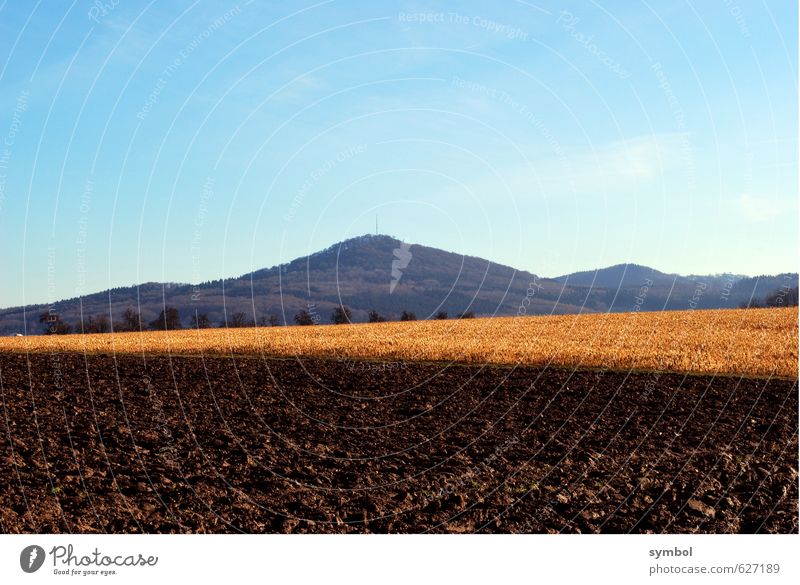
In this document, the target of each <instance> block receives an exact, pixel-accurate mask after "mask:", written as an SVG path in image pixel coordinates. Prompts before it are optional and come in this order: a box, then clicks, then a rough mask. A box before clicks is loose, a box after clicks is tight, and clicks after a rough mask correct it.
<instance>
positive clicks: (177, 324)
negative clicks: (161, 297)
mask: <svg viewBox="0 0 800 585" xmlns="http://www.w3.org/2000/svg"><path fill="white" fill-rule="evenodd" d="M150 328H151V329H155V330H156V331H167V330H172V329H180V328H181V315H180V313H178V309H176V308H175V307H165V308H164V309H162V310H161V313H159V315H158V317H157V318H156V319H154V320H153V321H150Z"/></svg>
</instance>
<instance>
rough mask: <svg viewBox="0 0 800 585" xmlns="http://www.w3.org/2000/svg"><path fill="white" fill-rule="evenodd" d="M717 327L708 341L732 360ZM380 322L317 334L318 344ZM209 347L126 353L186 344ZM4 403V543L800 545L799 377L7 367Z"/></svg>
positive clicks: (310, 363) (198, 363)
mask: <svg viewBox="0 0 800 585" xmlns="http://www.w3.org/2000/svg"><path fill="white" fill-rule="evenodd" d="M713 316H714V317H716V316H719V317H720V319H721V320H722V322H723V323H724V322H725V317H726V316H727V317H728V326H729V327H733V323H736V324H737V325H738V327H739V329H737V328H736V327H733V330H734V331H742V330H743V331H747V332H748V334H747V335H744V334H742V335H740V336H738V337H736V339H737V340H740V343H745V344H746V343H753V342H752V341H748V340H751V335H756V333H757V332H759V331H760V332H761V333H762V334H763V335H764V336H766V337H770V336H772V340H773V342H774V341H775V340H776V339H777V338H775V337H774V331H775V330H776V329H777V330H781V331H783V333H782V334H781V335H784V336H785V338H786V339H785V341H786V343H785V345H782V347H781V351H783V352H787V351H789V350H790V349H791V347H789V346H790V344H789V341H790V340H791V339H790V338H791V336H792V334H791V332H789V331H788V330H785V331H784V330H783V329H781V328H780V327H778V324H780V325H781V327H783V326H784V325H786V324H787V323H791V322H792V321H794V322H795V323H796V318H797V317H796V313H794V312H772V311H749V312H747V313H746V314H744V315H740V318H736V319H733V317H732V314H730V313H728V314H727V315H726V314H724V313H723V314H720V313H714V315H713ZM638 317H643V316H638ZM638 317H637V318H638ZM657 317H661V316H660V315H659V316H653V318H657ZM667 318H669V319H680V318H681V317H680V316H679V315H675V316H673V315H668V316H667ZM683 318H685V319H687V324H688V323H689V322H690V321H691V319H690V317H689V316H684V317H683ZM693 318H695V319H696V318H697V317H696V316H693ZM581 319H583V318H581ZM601 319H602V318H601ZM614 319H621V317H617V316H612V317H611V318H610V321H609V322H619V321H614ZM706 319H711V317H706ZM758 319H764V320H765V321H766V323H765V325H764V327H763V328H762V329H759V328H758V327H757V326H756V323H757V322H758ZM530 321H531V322H544V321H546V320H542V321H537V320H533V319H532V320H530ZM581 322H583V321H579V320H575V318H567V321H565V322H564V323H566V324H569V323H573V324H574V323H581ZM695 322H696V321H695ZM493 323H495V322H494V321H492V322H489V323H481V322H480V321H474V322H469V323H467V322H459V323H446V324H443V325H446V326H452V327H467V328H471V327H474V328H475V331H479V330H480V329H481V328H482V327H488V326H491V325H492V324H493ZM509 323H513V321H509ZM414 326H415V327H416V328H417V330H427V329H426V328H428V327H431V326H432V324H428V323H419V324H414ZM687 326H688V325H687ZM393 327H396V326H395V325H387V327H386V329H387V330H388V331H392V330H393ZM533 327H534V329H535V327H536V326H533ZM684 329H685V328H684ZM700 329H701V331H704V332H705V334H708V339H705V341H704V342H705V344H706V347H708V346H712V347H713V346H714V344H717V346H725V347H727V345H724V344H721V343H720V342H719V341H714V339H715V338H714V337H713V336H712V335H711V332H712V328H711V327H710V326H705V327H701V328H700ZM367 330H368V329H367V328H362V327H350V328H327V327H326V328H317V331H318V332H319V333H318V334H319V335H321V336H322V337H321V339H322V340H330V339H331V335H333V334H339V335H344V334H346V335H348V336H349V335H351V332H355V331H367ZM409 330H410V329H409ZM433 330H434V329H431V331H433ZM294 331H295V330H293V331H292V332H288V331H286V332H285V331H283V330H280V331H278V332H277V334H278V335H285V336H286V339H289V338H291V337H292V335H295V336H298V335H305V336H308V337H307V338H305V341H304V343H306V344H311V343H312V339H313V337H312V335H314V333H313V332H314V331H315V329H314V328H306V329H305V330H302V333H301V329H300V328H297V330H296V331H297V333H294ZM511 331H515V329H513V328H512V327H509V328H508V329H507V330H506V332H507V333H508V334H509V335H510V333H509V332H511ZM339 332H344V333H341V334H340V333H339ZM730 332H731V330H729V331H728V333H730ZM208 333H209V335H212V336H214V335H217V336H219V335H221V336H222V337H216V339H223V340H224V339H229V337H226V332H224V331H223V332H220V331H215V332H208ZM541 333H542V334H543V335H545V336H546V335H547V334H546V333H545V332H544V331H542V332H541ZM684 333H686V331H685V330H684V331H681V332H673V331H670V330H668V328H664V329H663V330H662V334H663V335H666V336H667V337H668V338H670V339H673V340H679V339H684V338H685V337H686V336H685V335H683V334H684ZM195 334H196V333H195V332H184V333H181V334H166V335H162V336H157V335H147V336H144V337H141V338H140V337H139V336H130V337H129V339H131V340H133V341H132V343H133V344H136V343H139V340H140V339H147V340H153V339H166V340H170V341H169V344H170V345H169V349H170V351H174V348H173V347H172V345H171V344H173V343H175V341H174V340H177V339H179V338H184V339H187V340H191V339H193V335H195ZM694 334H695V337H697V330H695V331H694ZM254 335H256V333H253V332H236V334H235V335H233V336H231V337H230V339H239V340H241V339H247V338H249V337H250V336H254ZM442 335H444V334H442ZM571 335H575V332H574V331H572V332H569V331H565V332H564V333H563V336H562V339H569V338H570V336H571ZM638 335H639V339H640V340H641V339H642V337H641V335H642V334H641V332H640V333H639V334H638ZM717 335H720V336H721V335H722V334H721V333H719V332H717ZM794 335H795V342H796V332H795V333H794ZM413 337H414V336H412V335H410V334H408V335H402V336H399V338H400V342H399V343H405V344H406V346H404V347H417V346H415V345H413V344H412V341H413ZM700 338H701V339H703V335H700ZM73 339H75V340H80V339H81V338H79V337H77V336H76V337H75V338H73ZM120 339H121V337H120V336H115V343H121V342H120V341H119V340H120ZM197 339H199V340H208V339H209V337H207V336H205V332H204V334H203V335H201V336H198V337H197ZM348 339H350V338H349V337H348ZM779 339H781V340H782V342H783V341H784V338H783V337H780V338H779ZM65 340H66V341H68V342H69V341H71V340H70V339H69V338H64V339H58V340H47V341H48V342H51V341H58V342H64V341H65ZM38 341H39V339H36V340H24V343H35V342H38ZM295 341H297V338H295ZM501 342H502V343H506V342H507V340H506V341H502V340H501ZM532 343H533V342H532ZM653 343H655V344H659V343H660V342H659V341H658V338H655V339H654V341H653ZM298 345H301V346H302V343H299V342H298ZM465 345H467V346H468V344H465ZM756 346H758V347H763V348H764V351H767V345H763V346H762V345H758V343H756ZM44 347H45V346H43V345H40V346H39V349H43V348H44ZM131 347H132V346H128V348H129V349H130V348H131ZM254 347H259V346H258V345H256V346H254ZM273 347H274V346H273ZM286 347H287V348H288V347H289V346H288V345H287V346H286ZM321 347H326V346H324V345H322V346H321ZM433 347H436V345H435V344H434V346H433ZM501 347H505V346H502V344H501ZM531 347H534V346H531ZM694 347H697V346H694ZM793 347H794V348H795V350H796V345H795V346H793ZM361 348H362V351H363V350H364V348H365V345H363V344H362V345H361ZM634 348H638V349H639V350H642V348H645V349H646V346H644V345H636V344H634V345H632V346H631V351H632V350H633V349H634ZM95 349H96V350H97V348H95ZM218 349H219V350H220V351H225V348H224V347H223V348H218ZM238 349H241V347H238ZM373 349H376V350H377V351H380V348H373ZM204 350H205V348H204ZM450 351H451V352H453V353H449V354H447V356H441V355H439V357H445V358H446V359H451V358H452V357H453V356H456V355H459V354H457V353H455V352H456V351H457V349H456V348H452V349H451V350H450ZM469 351H471V350H469V349H467V352H469ZM474 351H476V352H477V351H478V350H477V349H475V350H474ZM484 351H489V350H488V349H487V350H484ZM575 351H577V348H576V350H575ZM772 351H773V352H777V350H776V349H774V348H773V349H772ZM600 353H602V352H599V350H598V355H599V354H600ZM473 355H475V359H478V356H482V357H480V359H484V357H485V356H486V355H492V354H491V352H489V353H478V354H473ZM525 355H528V354H525ZM564 355H569V354H564ZM590 355H592V356H594V355H595V354H594V353H590ZM688 355H690V354H688ZM719 355H720V356H724V355H725V353H724V352H722V353H720V354H719ZM770 355H773V354H770ZM795 355H796V354H795ZM428 357H430V356H428ZM747 357H748V356H746V355H742V354H739V359H744V360H745V361H747ZM593 359H594V358H593ZM597 359H599V358H597ZM628 359H629V360H630V359H632V358H631V357H630V355H629V356H628ZM718 359H724V357H720V358H718ZM731 359H732V358H731ZM760 359H764V360H766V358H765V357H764V356H762V357H761V358H760ZM634 361H635V359H634ZM614 363H615V364H616V365H619V362H614ZM635 363H636V364H637V365H641V364H640V363H639V362H635ZM713 363H730V362H724V361H723V362H713ZM747 363H748V364H750V366H749V367H751V368H755V366H754V365H753V364H756V363H759V362H754V361H753V360H752V359H751V360H749V361H747ZM764 363H765V365H772V362H764ZM688 365H692V364H688ZM755 369H756V370H758V371H759V372H761V373H764V370H761V369H758V368H755ZM780 371H781V372H782V373H784V374H789V373H791V372H790V371H789V370H788V368H786V367H784V368H783V369H781V370H780ZM0 390H1V392H0V398H1V399H2V418H0V427H1V428H2V432H0V461H2V464H1V465H0V531H2V532H13V533H16V532H113V533H140V532H148V533H150V532H238V531H243V532H259V533H260V532H278V533H286V532H455V533H465V532H510V533H518V532H526V533H528V532H533V533H552V532H570V533H572V532H583V533H587V532H588V533H591V532H606V533H619V532H656V533H661V532H665V533H687V532H693V533H740V532H746V533H751V532H771V533H789V532H791V533H796V532H797V531H798V483H797V479H798V478H797V469H798V455H797V453H798V445H797V436H798V431H797V416H798V402H797V396H798V395H797V382H796V381H794V380H786V379H777V378H764V379H748V378H739V377H732V376H726V377H713V376H701V375H692V376H684V375H680V374H666V373H660V374H659V373H635V374H634V373H624V372H623V373H621V372H612V371H586V370H574V371H573V370H567V369H558V368H535V367H482V366H476V365H445V364H419V363H417V364H414V363H405V362H394V363H381V362H358V361H337V360H320V359H303V360H302V361H299V360H295V359H265V358H260V357H257V356H252V357H219V356H216V357H213V356H212V357H205V358H200V357H188V356H184V357H168V356H155V355H146V356H135V355H121V356H117V357H116V358H114V357H111V356H101V355H86V356H85V355H82V354H80V353H61V354H59V353H53V354H47V353H38V354H31V355H24V354H22V353H5V354H0Z"/></svg>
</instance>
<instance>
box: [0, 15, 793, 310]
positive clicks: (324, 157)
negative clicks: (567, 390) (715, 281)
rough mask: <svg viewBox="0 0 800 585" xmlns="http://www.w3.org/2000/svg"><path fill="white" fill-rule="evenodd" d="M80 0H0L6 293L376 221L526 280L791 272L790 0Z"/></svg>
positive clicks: (284, 249)
mask: <svg viewBox="0 0 800 585" xmlns="http://www.w3.org/2000/svg"><path fill="white" fill-rule="evenodd" d="M89 8H90V9H88V11H87V7H86V6H77V5H75V4H73V5H72V7H66V6H62V5H60V4H58V3H54V2H43V3H39V4H36V5H35V6H28V5H22V4H17V3H6V4H3V6H2V7H0V15H2V17H1V18H0V32H2V33H4V34H0V46H2V48H3V54H4V55H6V58H5V59H4V60H3V61H2V65H0V89H2V91H0V136H2V139H0V140H2V141H3V145H0V248H2V249H3V250H6V252H5V253H4V254H3V261H2V268H1V269H0V270H2V275H3V278H2V279H0V306H2V307H13V306H25V305H30V304H38V303H40V302H42V301H41V299H46V300H45V301H44V302H55V301H56V300H58V299H66V298H74V297H78V296H85V295H86V294H92V293H91V292H90V291H98V292H100V291H104V290H108V289H110V288H117V287H126V286H131V284H130V283H131V281H132V280H133V281H134V283H145V282H185V283H188V284H190V283H196V282H205V281H210V280H219V279H227V278H230V275H232V274H240V275H241V274H248V273H250V272H252V271H254V270H258V269H260V268H262V267H264V266H274V265H279V264H281V263H284V262H287V261H289V260H291V259H294V258H298V257H302V256H304V255H307V254H309V253H312V252H313V251H316V250H320V249H323V248H325V247H326V246H327V245H330V244H326V242H339V241H342V240H345V239H348V238H349V237H351V236H353V235H354V234H357V233H361V232H370V231H371V230H372V228H373V224H374V221H375V216H376V215H378V216H380V228H381V229H382V230H383V231H388V232H392V233H396V234H399V236H398V237H400V238H401V239H403V240H404V241H409V242H424V244H425V245H428V246H431V247H435V248H439V249H443V250H447V251H452V252H454V253H457V254H462V255H468V256H475V257H480V258H486V259H490V260H491V261H492V262H496V263H498V264H503V265H506V266H511V267H514V268H515V269H518V270H524V271H527V272H531V273H535V274H541V275H564V274H570V273H574V272H579V271H586V270H595V269H597V268H598V267H605V266H612V265H615V264H618V263H619V261H620V259H623V258H625V259H628V260H629V262H628V263H629V264H638V265H643V266H649V267H658V269H659V270H663V271H664V272H665V273H668V274H682V275H691V274H694V275H703V274H712V273H720V271H724V272H723V273H726V274H736V275H740V274H747V275H762V274H780V273H794V272H797V266H798V205H797V184H798V172H797V158H798V145H797V136H796V128H797V121H798V117H797V103H798V100H797V30H796V26H795V25H796V22H797V5H796V4H794V3H787V4H785V5H784V4H780V5H777V6H775V5H773V6H769V5H763V6H743V7H738V6H737V7H736V9H737V10H736V11H734V10H733V8H732V7H730V6H727V5H725V4H724V3H723V4H720V5H710V4H706V3H704V4H702V5H699V6H691V5H690V6H688V7H687V6H686V5H685V4H682V3H679V2H669V3H663V4H660V5H658V6H649V5H647V4H633V3H629V2H622V1H621V0H617V1H613V2H609V3H607V4H606V5H605V6H603V7H600V6H597V5H584V4H582V3H579V2H571V3H566V4H563V3H556V2H542V3H541V4H540V5H539V6H532V5H528V4H525V3H508V4H503V5H499V6H486V5H484V4H482V3H480V2H474V1H473V2H466V3H462V4H459V5H458V7H457V8H452V9H449V8H443V7H442V6H441V5H439V4H436V3H433V2H413V3H409V2H388V3H380V4H375V5H367V6H361V5H354V4H339V3H337V4H333V3H331V2H321V3H317V4H314V3H308V2H306V3H303V4H293V5H292V6H282V5H275V4H272V3H268V4H264V5H262V4H259V3H252V2H249V3H243V4H241V5H236V6H233V7H230V6H226V5H225V4H223V3H219V2H209V3H204V4H192V5H187V6H182V5H181V6H178V5H168V6H164V5H155V6H154V5H148V6H147V7H140V6H136V5H129V4H126V3H117V4H115V5H113V6H112V5H108V6H106V7H104V8H103V10H100V9H99V8H98V7H96V6H94V5H93V6H92V7H89ZM712 105H713V107H712ZM548 278H553V276H548ZM134 286H135V284H134Z"/></svg>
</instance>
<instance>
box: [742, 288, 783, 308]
mask: <svg viewBox="0 0 800 585" xmlns="http://www.w3.org/2000/svg"><path fill="white" fill-rule="evenodd" d="M796 306H797V287H796V286H795V287H791V288H790V287H788V286H784V287H781V288H779V289H778V290H776V291H774V292H771V293H769V294H768V295H767V296H766V297H764V298H763V299H757V298H753V299H750V300H749V301H747V302H744V303H741V304H740V305H739V308H740V309H762V308H770V307H796Z"/></svg>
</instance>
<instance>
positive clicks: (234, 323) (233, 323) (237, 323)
mask: <svg viewBox="0 0 800 585" xmlns="http://www.w3.org/2000/svg"><path fill="white" fill-rule="evenodd" d="M248 325H249V323H248V322H247V315H245V314H244V313H243V312H241V311H239V312H237V313H234V314H233V315H231V318H230V320H229V321H227V322H226V323H224V324H223V327H225V326H227V327H247V326H248Z"/></svg>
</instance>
